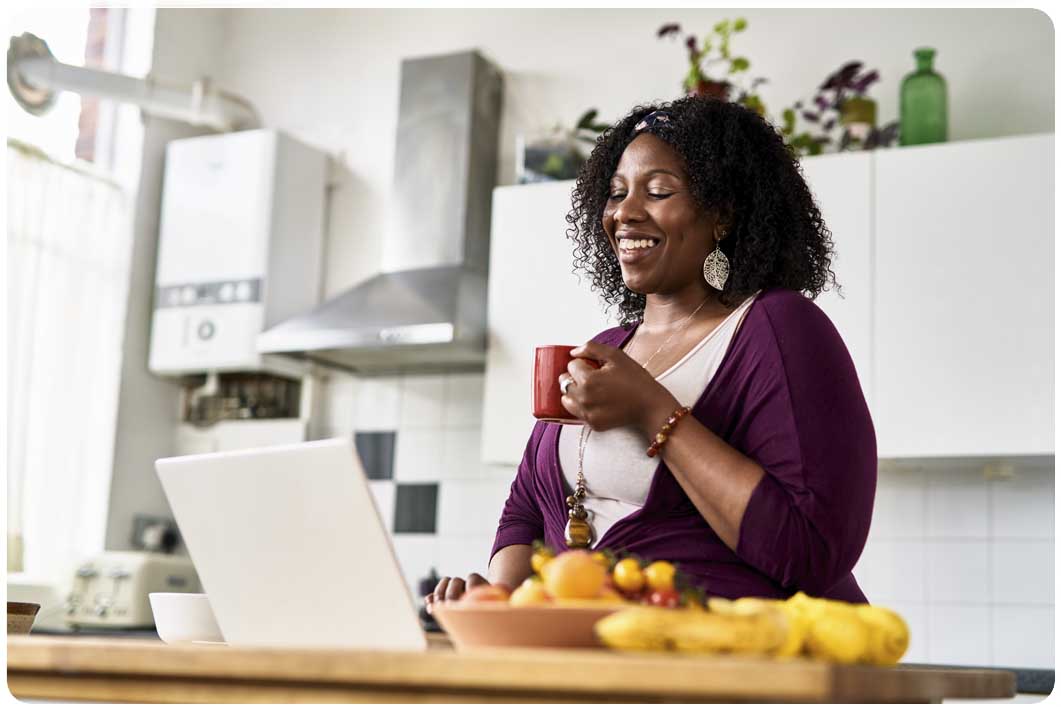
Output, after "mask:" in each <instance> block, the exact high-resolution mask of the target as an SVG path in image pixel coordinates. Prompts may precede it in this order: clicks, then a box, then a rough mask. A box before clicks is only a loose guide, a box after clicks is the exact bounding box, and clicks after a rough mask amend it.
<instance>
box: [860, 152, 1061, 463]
mask: <svg viewBox="0 0 1061 707" xmlns="http://www.w3.org/2000/svg"><path fill="white" fill-rule="evenodd" d="M1053 154H1054V140H1053V136H1052V135H1037V136H1029V137H1011V138H1003V139H997V140H983V141H975V142H965V143H953V144H947V145H934V146H925V147H916V148H904V149H900V150H887V151H881V152H879V153H877V154H876V155H875V159H876V168H875V188H874V200H875V206H874V212H875V223H874V241H875V271H876V285H875V288H874V289H875V298H874V314H875V332H874V338H875V348H876V356H875V367H876V373H875V381H876V390H875V410H874V420H875V422H876V426H877V439H878V448H879V453H880V456H882V457H911V456H913V457H925V456H966V455H996V456H1006V455H1022V454H1052V453H1053V451H1054V442H1053V433H1054V419H1053V418H1054V411H1053V410H1054V405H1053V399H1054V376H1053V354H1054V345H1053V342H1054V287H1053V283H1054V219H1053V198H1054V178H1053V171H1054V170H1053Z"/></svg>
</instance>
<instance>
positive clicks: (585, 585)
mask: <svg viewBox="0 0 1061 707" xmlns="http://www.w3.org/2000/svg"><path fill="white" fill-rule="evenodd" d="M607 576H608V572H607V570H605V569H604V567H602V566H601V564H600V563H599V562H597V561H596V560H594V559H593V556H592V555H591V554H590V553H588V552H586V551H585V550H569V551H568V552H565V553H563V554H561V555H558V556H557V557H555V558H553V560H552V561H551V562H550V563H549V565H548V568H547V569H546V571H545V573H544V577H543V579H544V580H545V591H546V592H548V593H549V596H551V597H553V598H555V599H593V598H595V597H597V596H599V595H600V593H601V589H603V588H604V580H605V579H607Z"/></svg>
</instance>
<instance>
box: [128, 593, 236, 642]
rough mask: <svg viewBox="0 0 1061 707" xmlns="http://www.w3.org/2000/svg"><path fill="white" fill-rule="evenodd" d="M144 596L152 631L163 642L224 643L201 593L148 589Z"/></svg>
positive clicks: (208, 603)
mask: <svg viewBox="0 0 1061 707" xmlns="http://www.w3.org/2000/svg"><path fill="white" fill-rule="evenodd" d="M147 598H148V600H149V601H150V602H151V613H153V614H154V615H155V630H156V631H158V637H159V638H161V639H162V640H163V641H165V642H166V643H224V641H225V637H224V636H222V635H221V629H220V628H219V627H218V625H217V619H215V618H214V612H213V610H212V609H211V608H210V602H209V600H207V598H206V595H205V594H176V593H170V592H152V593H151V594H148V595H147Z"/></svg>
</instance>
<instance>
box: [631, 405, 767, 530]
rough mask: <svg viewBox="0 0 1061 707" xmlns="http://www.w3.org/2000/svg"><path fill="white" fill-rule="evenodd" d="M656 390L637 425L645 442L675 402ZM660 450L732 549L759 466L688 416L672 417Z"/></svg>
mask: <svg viewBox="0 0 1061 707" xmlns="http://www.w3.org/2000/svg"><path fill="white" fill-rule="evenodd" d="M660 389H661V393H660V394H659V396H658V398H657V400H656V402H655V403H654V404H653V405H650V406H649V407H647V408H646V410H645V415H644V417H643V419H642V420H641V421H640V423H639V424H638V427H639V428H640V429H641V432H642V433H643V434H644V435H645V439H646V440H651V439H653V438H654V437H655V436H656V433H657V432H659V429H660V427H662V426H663V423H664V422H666V421H667V418H668V417H669V416H670V414H671V413H672V412H674V411H675V410H677V409H678V407H679V406H680V403H679V402H678V400H677V399H676V398H675V397H674V396H673V395H671V393H670V391H668V390H667V389H666V388H663V387H662V386H660ZM647 446H648V443H647V442H646V447H647ZM660 454H661V456H662V457H663V461H664V462H666V464H667V468H669V469H670V471H671V473H672V474H673V475H674V479H675V481H677V482H678V484H679V485H680V486H681V487H682V489H683V490H684V491H685V494H686V495H687V496H688V497H689V500H690V501H692V502H693V505H694V506H696V509H697V510H698V511H700V515H702V516H703V517H704V520H706V521H707V523H708V525H710V526H711V527H712V528H713V529H714V531H715V533H717V534H718V537H719V538H720V539H721V540H722V542H724V543H725V544H726V545H727V546H728V547H729V548H730V549H731V550H733V551H736V550H737V546H738V544H739V542H740V528H741V522H742V521H743V520H744V514H745V511H746V509H747V508H748V501H749V500H750V499H751V497H752V493H754V491H755V487H756V486H758V485H759V481H760V480H761V479H762V478H763V474H764V473H765V472H764V471H763V468H762V467H761V466H759V465H758V464H756V463H755V462H754V461H752V460H751V459H749V458H748V457H746V456H744V455H743V454H741V453H740V452H739V451H737V450H736V449H734V448H733V447H731V446H730V445H728V444H726V442H724V441H723V440H722V439H721V438H720V437H719V436H718V435H716V434H715V433H714V432H712V431H711V430H709V429H707V428H706V427H704V426H703V425H702V424H700V423H699V422H698V421H697V420H696V418H694V417H693V416H692V415H686V416H685V417H683V418H682V419H681V420H679V421H678V424H677V425H675V428H674V431H673V432H672V433H671V435H670V437H669V438H668V440H667V443H666V444H664V445H663V448H662V450H661V452H660Z"/></svg>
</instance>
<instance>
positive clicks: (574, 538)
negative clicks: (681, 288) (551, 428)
mask: <svg viewBox="0 0 1061 707" xmlns="http://www.w3.org/2000/svg"><path fill="white" fill-rule="evenodd" d="M709 299H711V296H710V295H708V296H707V297H706V298H705V299H704V301H703V302H701V303H700V306H699V307H697V308H696V309H694V310H693V313H692V314H690V315H689V316H688V317H686V318H685V319H684V320H683V321H682V323H681V324H679V325H678V328H677V329H675V330H674V333H672V334H671V335H670V336H668V337H667V340H666V341H664V342H663V343H662V344H660V346H659V348H658V349H656V350H655V352H653V354H652V355H651V356H649V357H648V360H647V361H645V362H644V363H643V364H641V367H642V368H644V369H645V370H646V371H647V370H648V364H650V363H652V359H654V358H656V355H657V354H658V353H659V352H660V351H662V350H663V349H664V347H666V346H667V344H669V343H670V342H671V340H672V339H673V338H674V337H675V336H677V335H678V333H679V332H681V331H684V330H685V327H686V326H687V325H688V324H689V322H690V321H692V318H693V317H695V316H696V315H697V314H698V313H699V312H700V310H701V309H703V308H704V305H705V304H707V300H709ZM590 431H591V430H590V429H589V425H587V424H585V423H583V425H582V430H581V431H580V432H579V435H578V474H577V476H576V478H575V492H574V493H573V494H571V495H570V496H568V497H567V508H568V510H567V526H566V527H565V528H564V542H565V543H567V546H568V547H569V548H571V549H573V550H574V549H586V548H588V547H590V546H591V545H592V544H593V541H594V540H595V538H594V533H593V526H592V525H590V523H589V511H587V510H586V507H585V505H584V501H585V500H586V495H587V493H586V477H585V475H584V474H583V473H582V468H583V466H582V460H583V458H584V457H585V455H586V442H587V441H588V440H589V433H590Z"/></svg>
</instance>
